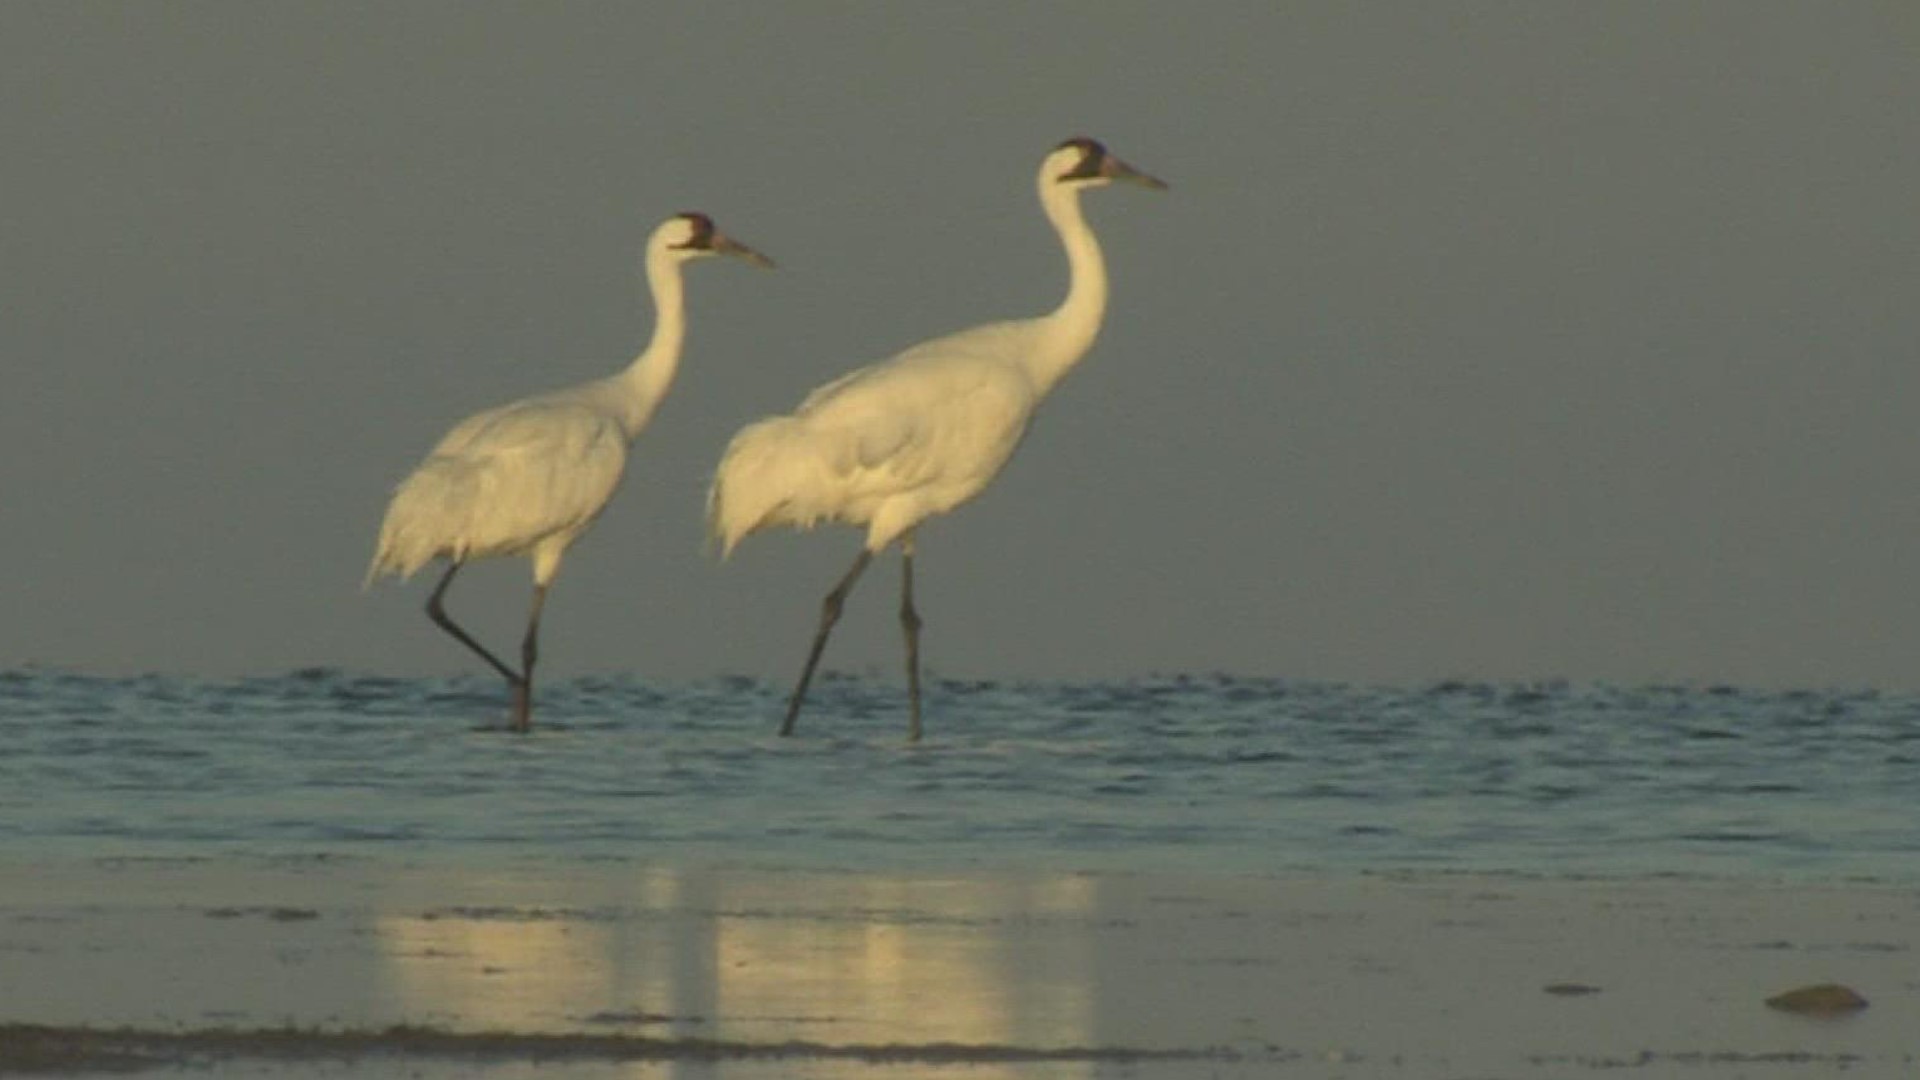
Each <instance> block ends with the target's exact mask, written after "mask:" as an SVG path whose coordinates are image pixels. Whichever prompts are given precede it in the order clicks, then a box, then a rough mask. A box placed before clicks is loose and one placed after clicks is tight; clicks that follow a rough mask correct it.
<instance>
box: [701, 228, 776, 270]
mask: <svg viewBox="0 0 1920 1080" xmlns="http://www.w3.org/2000/svg"><path fill="white" fill-rule="evenodd" d="M713 250H715V251H717V252H719V253H720V254H722V255H737V256H739V257H740V258H742V259H745V260H746V261H748V262H750V263H752V264H753V265H755V266H759V267H763V268H765V269H768V270H771V269H773V260H772V259H769V258H767V257H766V256H765V255H762V254H760V253H759V252H757V251H755V250H753V249H752V248H750V247H748V246H747V245H745V244H743V243H741V242H740V241H738V240H735V239H734V238H733V237H731V236H728V235H726V234H725V233H718V232H717V233H714V234H713Z"/></svg>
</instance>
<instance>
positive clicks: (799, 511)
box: [707, 416, 834, 560]
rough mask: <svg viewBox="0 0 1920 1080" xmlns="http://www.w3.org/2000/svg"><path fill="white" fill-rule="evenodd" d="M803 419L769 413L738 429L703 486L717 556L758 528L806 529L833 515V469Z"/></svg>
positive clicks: (709, 532) (729, 551)
mask: <svg viewBox="0 0 1920 1080" xmlns="http://www.w3.org/2000/svg"><path fill="white" fill-rule="evenodd" d="M822 449H823V448H822V447H820V446H819V445H817V444H816V442H815V440H814V439H813V438H812V437H811V436H810V434H809V432H808V430H807V428H806V425H805V423H804V421H802V420H800V419H798V418H796V417H792V416H774V417H769V418H767V419H765V420H760V421H757V422H755V423H752V424H748V425H747V426H746V427H744V428H741V429H740V432H739V434H737V435H735V436H734V437H733V441H732V442H729V443H728V444H727V451H726V453H725V454H723V455H721V458H720V466H719V467H718V468H716V469H715V470H714V473H713V486H712V487H710V488H708V489H707V536H708V539H709V541H710V542H711V543H713V544H717V545H718V546H719V548H720V558H721V559H723V560H724V559H726V558H727V557H728V556H730V555H732V554H733V549H734V546H735V545H737V544H739V543H740V541H742V540H744V539H746V538H747V537H748V536H749V535H751V534H752V533H754V532H757V531H759V530H761V529H765V528H771V527H774V526H778V525H789V526H793V527H795V528H800V529H809V528H812V527H813V526H814V524H815V523H816V522H818V521H820V520H821V519H822V518H830V517H832V516H834V511H833V509H832V507H831V503H832V500H831V499H830V498H829V497H828V496H829V495H830V486H831V484H832V474H833V470H832V468H831V466H830V463H829V462H828V460H827V458H826V456H825V454H823V452H822Z"/></svg>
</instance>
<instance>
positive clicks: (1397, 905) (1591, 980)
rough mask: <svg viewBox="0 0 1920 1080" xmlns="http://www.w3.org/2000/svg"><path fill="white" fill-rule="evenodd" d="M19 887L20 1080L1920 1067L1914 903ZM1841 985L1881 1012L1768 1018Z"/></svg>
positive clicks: (1405, 880)
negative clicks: (306, 1072)
mask: <svg viewBox="0 0 1920 1080" xmlns="http://www.w3.org/2000/svg"><path fill="white" fill-rule="evenodd" d="M0 872H3V873H4V877H3V878H0V880H3V881H4V886H0V954H3V955H4V957H5V961H6V971H7V978H6V980H5V983H4V990H3V992H0V1025H5V1026H0V1072H7V1071H13V1072H19V1071H23V1070H26V1069H31V1068H35V1067H36V1066H35V1065H34V1064H33V1062H34V1061H35V1060H41V1061H42V1064H41V1065H40V1066H37V1067H40V1068H54V1069H58V1070H60V1071H64V1072H66V1073H69V1074H74V1073H82V1074H84V1073H86V1072H90V1071H92V1072H103V1073H104V1072H108V1071H114V1070H117V1069H128V1068H149V1067H168V1068H171V1067H180V1066H185V1065H188V1064H191V1065H193V1066H194V1067H196V1068H200V1067H205V1068H211V1069H212V1070H213V1071H214V1074H215V1075H244V1074H245V1072H246V1071H247V1069H248V1068H250V1066H249V1065H248V1063H249V1062H252V1063H253V1066H255V1067H257V1066H258V1065H260V1064H261V1063H263V1062H271V1063H273V1064H274V1067H275V1068H276V1069H277V1070H280V1071H279V1072H277V1073H276V1074H277V1075H287V1074H288V1073H287V1072H286V1070H289V1069H291V1070H293V1072H294V1074H300V1073H299V1070H301V1069H303V1068H313V1069H322V1068H323V1066H324V1068H334V1069H336V1073H335V1074H337V1068H338V1066H339V1064H340V1062H342V1061H346V1062H361V1063H362V1064H363V1065H365V1066H366V1067H368V1068H373V1067H375V1066H376V1065H378V1066H380V1067H384V1065H383V1064H382V1063H387V1064H391V1063H395V1062H401V1063H406V1064H407V1067H408V1068H409V1069H415V1070H417V1069H426V1070H427V1074H429V1075H437V1074H435V1073H433V1070H434V1069H447V1070H454V1072H453V1073H452V1074H471V1073H473V1072H474V1071H476V1070H478V1071H479V1072H480V1073H481V1074H485V1073H487V1072H488V1071H490V1070H500V1071H511V1070H512V1069H517V1068H525V1067H541V1066H542V1065H543V1064H544V1063H551V1062H557V1061H566V1062H569V1063H570V1065H569V1068H570V1069H575V1068H577V1069H582V1070H586V1072H587V1073H591V1074H594V1075H598V1073H594V1070H595V1069H614V1070H616V1071H617V1068H618V1067H619V1066H620V1065H621V1063H623V1062H624V1063H631V1062H636V1061H637V1062H646V1061H700V1062H708V1063H711V1067H712V1068H713V1069H715V1070H717V1071H716V1072H715V1073H714V1075H718V1076H723V1077H725V1076H740V1077H748V1076H754V1077H757V1076H763V1075H780V1074H781V1069H782V1068H785V1067H792V1066H793V1063H795V1062H804V1063H805V1064H806V1068H805V1073H806V1075H809V1076H821V1077H837V1076H854V1075H858V1076H863V1077H873V1076H881V1075H885V1076H889V1077H892V1076H899V1077H932V1076H944V1075H947V1071H948V1070H951V1069H954V1068H959V1067H962V1066H964V1067H965V1068H967V1069H971V1070H975V1071H972V1072H968V1073H966V1075H968V1076H972V1077H996V1076H1000V1077H1019V1076H1036V1075H1049V1076H1051V1075H1061V1072H1060V1070H1066V1072H1065V1075H1086V1076H1092V1075H1105V1074H1106V1072H1105V1071H1103V1070H1106V1071H1116V1070H1117V1071H1118V1072H1119V1073H1122V1074H1124V1073H1125V1072H1126V1070H1127V1069H1128V1068H1131V1067H1132V1066H1133V1065H1140V1066H1142V1067H1146V1063H1151V1067H1150V1068H1146V1072H1147V1073H1150V1074H1151V1075H1156V1076H1159V1075H1167V1076H1224V1077H1238V1076H1255V1075H1281V1076H1302V1077H1318V1076H1328V1077H1332V1076H1342V1075H1372V1074H1376V1073H1377V1074H1387V1075H1401V1074H1404V1075H1409V1076H1416V1075H1437V1074H1472V1075H1488V1076H1499V1077H1516V1078H1527V1077H1542V1078H1545V1077H1549V1076H1555V1075H1564V1074H1565V1073H1566V1072H1568V1071H1578V1070H1586V1069H1612V1068H1620V1067H1623V1066H1634V1067H1643V1066H1648V1065H1656V1064H1657V1065H1658V1066H1659V1067H1660V1068H1661V1069H1662V1070H1664V1071H1668V1072H1672V1071H1681V1072H1685V1073H1686V1074H1688V1075H1695V1074H1698V1075H1707V1076H1715V1075H1727V1076H1733V1075H1749V1074H1753V1075H1766V1070H1768V1069H1770V1068H1772V1067H1774V1066H1780V1067H1787V1066H1791V1067H1793V1068H1794V1069H1796V1070H1806V1069H1816V1070H1817V1069H1827V1068H1830V1069H1833V1070H1846V1071H1848V1072H1849V1075H1853V1076H1879V1075H1886V1076H1889V1077H1892V1076H1899V1075H1906V1074H1907V1073H1909V1072H1910V1071H1911V1069H1912V1067H1913V1066H1914V1064H1915V1060H1916V1054H1917V1053H1920V1050H1917V1049H1916V1047H1915V1044H1914V1043H1913V1040H1912V1039H1911V1034H1910V1024H1909V1022H1908V1020H1909V1019H1910V1017H1911V1016H1912V1015H1914V1014H1915V1013H1916V1011H1920V978H1916V976H1915V975H1914V974H1913V971H1912V968H1913V960H1914V956H1915V953H1916V950H1917V949H1920V887H1916V886H1913V885H1910V884H1899V883H1888V882H1855V881H1848V882H1827V883H1804V882H1747V881H1727V880H1711V879H1676V878H1649V879H1591V878H1581V879H1551V878H1540V877H1535V876H1530V875H1491V874H1461V873H1438V874H1420V873H1393V874H1376V875H1352V876H1311V877H1309V876H1301V877H1289V876H1271V877H1247V876H1238V877H1235V876H1221V877H1207V876H1198V875H1182V876H1174V875H1163V874H1149V873H1140V874H1115V873H1078V872H1070V871H1069V872H1058V873H1053V872H1042V871H1031V870H1012V871H992V870H968V871H956V872H950V873H883V872H875V871H803V870H789V871H782V870H769V869H749V868H715V869H698V870H689V869H682V868H676V867H668V866H657V865H648V864H622V863H568V864H565V865H560V864H549V863H542V862H539V861H529V862H521V863H517V864H510V865H467V864H461V865H457V866H456V865H449V864H443V863H438V862H431V861H429V862H417V863H406V864H387V863H383V862H380V861H377V860H372V859H359V858H347V859H289V860H273V859H262V860H222V859H204V860H203V859H181V860H169V859H152V860H149V859H127V860H88V861H86V862H77V861H76V862H59V863H37V864H27V863H19V862H13V863H8V864H5V865H3V866H0ZM1828 981H1832V982H1840V983H1845V984H1847V985H1849V986H1851V987H1853V988H1854V989H1857V990H1858V991H1860V992H1861V993H1862V994H1863V995H1864V996H1865V997H1866V998H1867V999H1868V1000H1869V1002H1871V1005H1870V1007H1868V1008H1866V1009H1864V1010H1861V1011H1859V1012H1857V1013H1855V1014H1853V1015H1851V1016H1847V1017H1844V1018H1838V1019H1827V1020H1817V1019H1812V1018H1808V1017H1804V1016H1796V1015H1788V1014H1784V1013H1781V1012H1779V1011H1778V1010H1774V1009H1769V1008H1767V1007H1766V1005H1765V1004H1764V1003H1765V1000H1766V999H1767V998H1768V997H1770V996H1772V995H1775V994H1777V993H1779V992H1781V991H1784V990H1788V989H1792V988H1794V987H1796V986H1800V985H1805V984H1810V983H1818V982H1828ZM35 1055H39V1058H38V1059H36V1057H35ZM62 1055H67V1057H66V1060H67V1064H65V1065H60V1064H57V1063H58V1062H59V1061H60V1060H61V1056H62ZM46 1061H52V1062H55V1064H51V1065H48V1064H45V1062H46ZM782 1062H784V1063H785V1065H784V1066H782V1065H781V1063H782ZM1130 1063H1131V1064H1130ZM1360 1063H1366V1064H1360ZM396 1067H397V1066H396ZM703 1067H705V1066H703ZM1356 1068H1359V1069H1360V1072H1359V1073H1355V1072H1354V1069H1356ZM769 1070H771V1071H769ZM1754 1070H1759V1071H1758V1072H1754ZM614 1074H615V1073H607V1075H614Z"/></svg>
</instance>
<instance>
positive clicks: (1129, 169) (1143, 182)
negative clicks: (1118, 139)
mask: <svg viewBox="0 0 1920 1080" xmlns="http://www.w3.org/2000/svg"><path fill="white" fill-rule="evenodd" d="M1100 175H1101V176H1104V177H1106V178H1107V179H1109V180H1125V181H1128V182H1130V183H1134V184H1139V185H1140V186H1141V187H1145V188H1152V189H1153V190H1155V191H1165V190H1167V182H1166V181H1165V180H1162V179H1160V178H1159V177H1155V176H1148V175H1147V174H1146V173H1143V172H1141V171H1140V170H1139V169H1136V168H1134V167H1133V166H1131V165H1129V164H1127V163H1126V162H1124V161H1121V160H1120V159H1119V158H1117V157H1114V156H1113V155H1112V154H1108V155H1107V156H1106V158H1105V159H1103V160H1102V161H1101V162H1100Z"/></svg>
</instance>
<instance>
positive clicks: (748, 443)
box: [707, 319, 1051, 555]
mask: <svg viewBox="0 0 1920 1080" xmlns="http://www.w3.org/2000/svg"><path fill="white" fill-rule="evenodd" d="M1050 329H1051V327H1050V326H1049V324H1048V323H1047V321H1046V320H1043V319H1025V320H1017V321H1012V322H1002V323H991V324H988V325H985V326H979V327H975V328H973V329H969V330H964V331H961V332H959V333H957V334H951V335H948V336H946V337H941V338H935V339H933V340H932V341H927V342H924V343H922V344H919V345H916V346H914V347H913V348H911V349H908V350H907V351H906V352H903V353H900V354H899V355H897V356H895V357H892V358H891V359H888V360H886V361H884V362H882V363H879V364H875V365H873V366H871V367H865V368H861V369H859V370H856V371H853V372H851V373H849V374H847V375H845V376H842V377H841V378H839V379H836V380H835V381H833V382H831V383H828V384H827V385H825V386H823V387H821V388H820V389H818V390H816V391H814V392H813V393H812V394H810V395H808V396H807V398H806V400H804V401H802V402H801V403H800V407H799V408H797V409H795V410H794V411H793V412H792V413H790V414H788V415H785V416H775V417H769V418H768V419H765V420H761V421H758V422H757V423H753V424H750V425H748V426H747V427H745V428H743V429H741V431H740V432H739V434H737V435H735V436H734V438H733V440H732V442H731V443H729V444H728V446H727V450H726V453H725V455H724V456H723V457H722V458H721V461H720V466H719V468H718V469H716V470H715V473H714V480H713V486H712V488H711V489H710V490H709V492H708V495H707V517H708V528H709V531H710V533H711V535H712V536H713V537H714V539H715V540H717V541H718V542H719V543H720V546H721V550H722V553H723V555H724V554H728V553H731V552H732V550H733V548H734V545H736V544H738V543H739V542H740V541H741V540H742V539H744V538H745V537H746V536H748V535H749V534H751V533H753V532H756V531H758V530H761V529H767V528H773V527H776V526H789V527H793V528H800V529H807V528H811V527H813V526H814V525H816V524H818V523H820V522H835V523H840V524H847V525H865V526H867V543H866V546H867V548H868V549H869V550H872V551H878V550H880V549H881V548H884V547H885V546H886V545H887V544H889V543H891V542H892V541H894V540H895V539H897V538H898V537H900V536H901V535H902V534H903V533H905V532H907V531H908V530H910V529H912V528H913V527H914V526H915V525H916V524H918V523H919V522H920V521H922V520H923V519H925V518H927V517H930V516H932V515H935V514H941V513H945V512H946V511H948V510H951V509H953V508H954V507H956V506H959V505H960V504H961V503H964V502H966V501H967V500H968V499H971V498H973V497H974V496H975V495H977V494H979V493H980V491H981V489H982V488H984V487H986V485H987V484H988V482H989V481H991V480H992V479H993V477H994V476H995V474H997V473H998V472H999V471H1000V469H1001V467H1002V466H1004V465H1006V463H1007V460H1008V459H1009V458H1011V457H1012V456H1013V452H1014V451H1015V450H1016V449H1017V448H1018V447H1019V445H1020V441H1021V439H1022V438H1024V437H1025V435H1026V433H1027V428H1028V425H1029V424H1030V422H1031V421H1032V419H1033V414H1034V410H1035V408H1036V407H1037V406H1038V405H1039V403H1040V401H1041V399H1042V398H1043V397H1044V396H1045V393H1046V391H1047V390H1048V389H1050V386H1047V385H1042V382H1041V380H1040V379H1039V378H1036V376H1035V374H1034V372H1033V370H1032V367H1031V364H1030V358H1031V357H1032V356H1033V355H1034V354H1035V351H1036V346H1037V345H1038V344H1039V343H1041V342H1042V341H1043V340H1044V339H1045V338H1046V337H1048V336H1049V331H1050Z"/></svg>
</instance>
